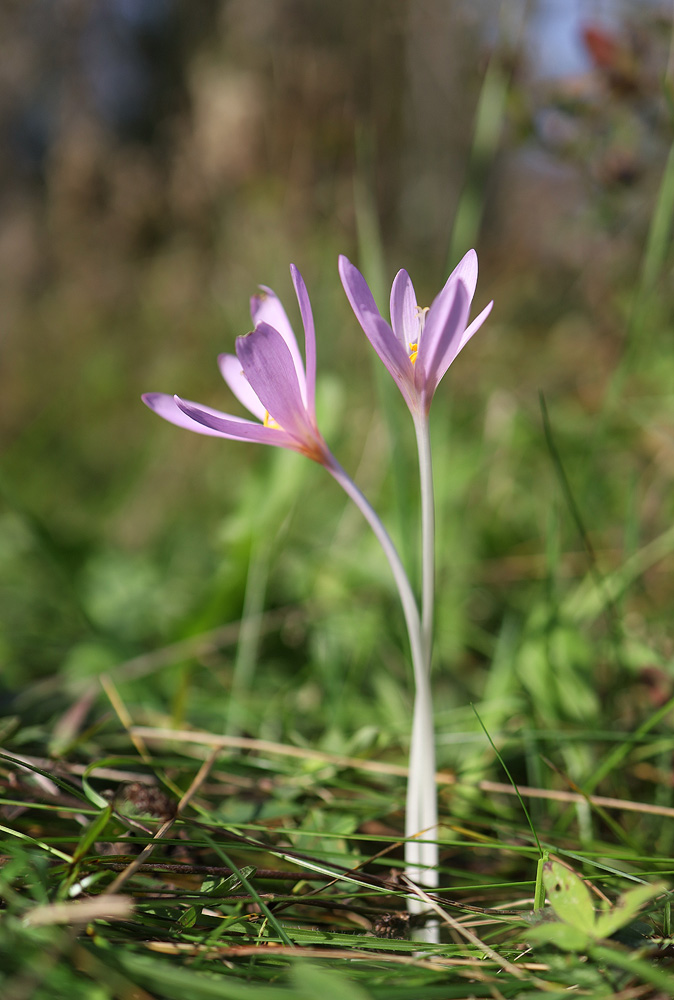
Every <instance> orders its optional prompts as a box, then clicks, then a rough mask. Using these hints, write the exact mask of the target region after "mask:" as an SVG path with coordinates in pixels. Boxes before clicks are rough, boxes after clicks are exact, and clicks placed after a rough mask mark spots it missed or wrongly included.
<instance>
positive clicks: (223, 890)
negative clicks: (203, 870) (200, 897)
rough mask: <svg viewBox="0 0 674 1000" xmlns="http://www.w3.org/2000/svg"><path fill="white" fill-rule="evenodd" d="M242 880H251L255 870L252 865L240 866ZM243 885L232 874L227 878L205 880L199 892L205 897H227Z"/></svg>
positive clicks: (237, 877)
mask: <svg viewBox="0 0 674 1000" xmlns="http://www.w3.org/2000/svg"><path fill="white" fill-rule="evenodd" d="M239 871H240V872H241V874H242V875H243V877H244V878H246V879H247V878H252V877H253V875H254V874H255V872H256V871H257V869H256V868H255V867H254V866H253V865H242V866H241V868H240V869H239ZM240 885H243V882H242V879H241V878H239V876H238V875H237V874H236V873H234V874H232V875H228V876H227V878H212V877H210V878H206V879H204V881H203V882H202V883H201V891H202V892H203V893H205V895H207V896H229V895H230V894H231V893H232V892H234V891H235V890H236V889H238V888H239V886H240Z"/></svg>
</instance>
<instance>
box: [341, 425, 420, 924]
mask: <svg viewBox="0 0 674 1000" xmlns="http://www.w3.org/2000/svg"><path fill="white" fill-rule="evenodd" d="M418 433H419V435H422V436H423V434H425V440H426V445H425V449H423V450H422V447H421V444H420V448H419V454H420V463H421V464H422V468H424V469H426V473H425V474H424V473H423V472H422V496H424V492H423V491H424V489H425V490H426V493H425V499H424V500H422V510H423V511H424V512H425V513H424V514H423V515H422V519H423V523H424V525H425V527H424V533H423V538H424V587H423V594H424V608H428V611H427V612H426V614H427V615H428V616H429V617H428V620H427V622H426V626H427V630H426V632H424V628H423V626H422V622H421V620H420V618H419V609H418V606H417V602H416V599H415V597H414V593H413V591H412V587H411V585H410V582H409V579H408V577H407V574H406V572H405V568H404V566H403V564H402V561H401V559H400V556H399V555H398V551H397V549H396V547H395V545H394V544H393V542H392V540H391V537H390V535H389V534H388V532H387V530H386V528H385V527H384V525H383V524H382V522H381V520H380V519H379V517H378V516H377V513H376V512H375V510H374V509H373V507H372V506H371V505H370V503H369V502H368V501H367V500H366V498H365V497H364V496H363V494H362V493H361V491H360V490H359V489H358V487H357V486H356V484H355V483H354V482H353V480H352V479H350V478H349V476H348V475H347V473H346V472H345V471H344V469H343V468H342V466H341V465H340V464H339V462H338V461H337V459H335V458H334V456H333V455H330V456H329V458H328V460H327V461H326V463H325V467H326V468H327V470H328V472H330V474H331V475H332V476H333V477H334V478H335V479H336V480H337V482H338V483H339V485H340V486H341V487H342V489H343V490H344V492H345V493H346V494H347V496H349V497H350V498H351V499H352V500H353V501H354V503H355V504H356V506H357V507H358V509H359V510H360V511H361V513H362V514H363V517H364V518H365V520H366V521H367V522H368V524H369V525H370V527H371V528H372V530H373V531H374V533H375V536H376V538H377V540H378V542H379V544H380V545H381V547H382V549H383V550H384V554H385V556H386V558H387V559H388V562H389V565H390V567H391V571H392V572H393V577H394V579H395V582H396V586H397V588H398V593H399V595H400V602H401V604H402V608H403V614H404V617H405V624H406V626H407V634H408V636H409V642H410V650H411V654H412V667H413V671H414V681H415V688H416V692H415V698H414V716H413V721H412V738H411V743H410V760H409V777H408V782H407V802H406V816H405V837H406V843H405V873H406V875H407V876H408V878H409V879H411V880H412V881H413V882H421V883H422V884H424V885H425V886H426V887H429V888H434V887H435V886H436V885H437V884H438V873H437V864H438V845H437V843H435V842H434V838H435V837H436V836H437V822H438V811H437V790H436V784H435V735H434V729H433V707H432V700H431V688H430V651H431V634H432V625H433V575H434V568H433V561H432V553H433V545H434V539H433V536H434V526H433V484H432V475H431V465H430V443H429V441H428V428H427V421H426V429H425V430H424V429H423V428H420V429H419V432H418ZM420 440H421V438H420ZM422 454H423V456H424V457H423V459H422V457H421V456H422ZM424 484H425V486H424ZM429 489H430V494H429V492H428V491H429ZM429 495H430V500H429ZM429 511H430V514H429ZM429 532H430V534H429ZM429 551H430V553H431V562H430V576H429V574H428V571H427V564H428V552H429ZM429 587H430V590H429ZM408 909H409V910H410V912H411V913H419V912H421V911H423V910H425V909H426V906H425V904H424V903H423V901H422V900H420V899H417V898H410V899H409V900H408ZM415 936H416V938H417V940H425V941H429V942H436V941H437V940H438V927H437V924H431V925H429V926H427V927H426V928H425V930H423V931H421V932H420V933H418V934H416V935H415Z"/></svg>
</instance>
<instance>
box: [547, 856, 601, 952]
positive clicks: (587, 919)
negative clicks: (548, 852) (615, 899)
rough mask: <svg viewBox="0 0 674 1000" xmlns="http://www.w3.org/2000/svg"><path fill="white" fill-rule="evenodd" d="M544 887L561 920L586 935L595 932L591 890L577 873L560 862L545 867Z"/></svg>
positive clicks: (553, 862) (549, 862)
mask: <svg viewBox="0 0 674 1000" xmlns="http://www.w3.org/2000/svg"><path fill="white" fill-rule="evenodd" d="M543 885H544V886H545V891H546V892H547V896H548V900H549V901H550V906H551V907H552V908H553V910H554V911H555V913H556V914H557V916H558V917H559V919H560V920H563V921H564V922H565V923H567V924H570V925H571V926H572V927H576V928H578V930H579V931H583V932H584V933H586V934H593V932H594V906H593V905H592V897H591V896H590V890H589V889H588V888H587V886H586V885H585V883H584V882H583V880H582V879H580V878H579V877H578V876H577V875H576V874H575V872H572V871H570V870H569V869H568V868H565V867H564V865H561V864H560V863H559V861H546V863H545V864H544V865H543Z"/></svg>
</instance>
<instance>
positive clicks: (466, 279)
mask: <svg viewBox="0 0 674 1000" xmlns="http://www.w3.org/2000/svg"><path fill="white" fill-rule="evenodd" d="M456 278H460V279H461V281H463V283H464V285H465V286H466V288H467V290H468V297H469V299H470V300H471V301H472V298H473V296H474V295H475V289H476V288H477V254H476V253H475V251H474V250H469V251H468V253H467V254H464V256H463V257H462V258H461V260H460V261H459V263H458V264H457V265H456V267H455V268H454V270H453V271H452V273H451V274H450V276H449V277H448V278H447V281H446V282H445V286H444V288H447V286H448V285H449V284H450V282H452V281H454V280H455V279H456ZM444 288H443V291H444Z"/></svg>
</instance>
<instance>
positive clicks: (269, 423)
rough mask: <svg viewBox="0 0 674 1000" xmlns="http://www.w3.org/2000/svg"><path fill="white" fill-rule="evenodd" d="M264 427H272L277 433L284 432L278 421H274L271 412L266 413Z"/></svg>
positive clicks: (266, 411)
mask: <svg viewBox="0 0 674 1000" xmlns="http://www.w3.org/2000/svg"><path fill="white" fill-rule="evenodd" d="M264 426H265V427H272V428H273V429H274V430H275V431H280V430H282V427H281V425H280V424H279V423H278V422H277V421H276V420H274V418H273V417H272V416H271V414H270V413H269V410H265V411H264Z"/></svg>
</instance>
